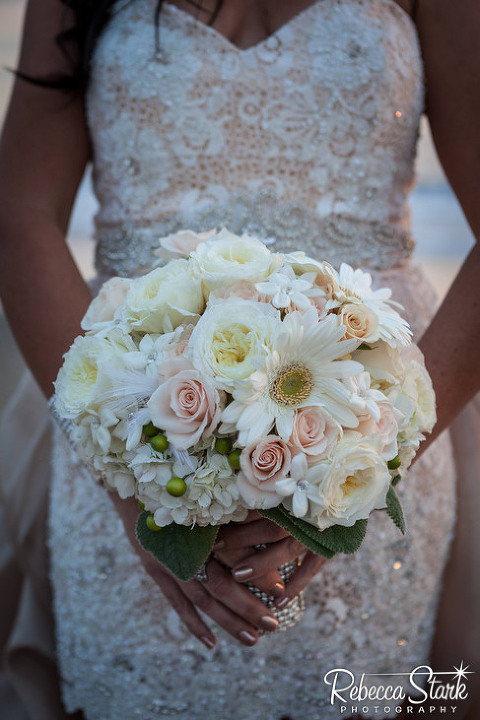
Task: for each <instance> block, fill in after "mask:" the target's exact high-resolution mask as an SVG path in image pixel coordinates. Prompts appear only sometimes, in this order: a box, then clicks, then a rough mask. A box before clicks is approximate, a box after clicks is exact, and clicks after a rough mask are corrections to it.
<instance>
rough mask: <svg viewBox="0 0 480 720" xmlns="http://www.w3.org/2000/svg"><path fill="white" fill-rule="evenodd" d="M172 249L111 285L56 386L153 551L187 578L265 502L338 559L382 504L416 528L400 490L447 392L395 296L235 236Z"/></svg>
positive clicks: (346, 270) (87, 449)
mask: <svg viewBox="0 0 480 720" xmlns="http://www.w3.org/2000/svg"><path fill="white" fill-rule="evenodd" d="M159 242H160V245H159V249H158V253H157V254H158V255H159V258H160V259H159V263H160V262H163V265H159V266H158V267H156V268H154V269H153V270H152V271H151V272H149V273H148V274H146V275H144V276H141V277H137V278H134V279H125V278H118V277H117V278H113V279H111V280H109V281H108V282H107V283H105V285H104V286H103V288H102V289H101V291H100V293H99V295H98V296H97V297H96V298H95V299H94V300H93V301H92V303H91V305H90V307H89V309H88V312H87V313H86V315H85V317H84V319H83V321H82V328H83V329H84V330H85V331H86V334H85V335H84V336H79V337H77V338H76V340H75V342H74V343H73V345H72V346H71V348H70V349H69V351H68V352H67V353H66V355H65V359H64V364H63V366H62V368H61V370H60V372H59V375H58V379H57V381H56V383H55V388H56V395H55V410H56V412H57V413H58V414H59V415H60V417H62V418H64V419H67V420H69V421H70V426H71V437H72V440H73V442H74V443H75V445H76V447H77V449H78V452H79V453H80V455H81V457H82V458H83V459H84V460H85V461H86V462H87V463H88V464H89V465H90V467H91V468H92V469H93V470H94V472H95V473H96V475H97V476H98V477H100V478H101V479H102V481H103V482H104V484H105V485H106V487H107V488H109V489H110V490H114V491H116V492H118V493H119V495H120V496H121V497H122V498H127V497H130V496H135V498H136V499H137V500H138V501H139V503H140V506H141V508H142V510H143V511H142V512H141V514H140V517H139V521H138V527H137V533H138V537H139V540H140V542H141V543H142V545H143V546H144V547H146V548H147V549H149V550H150V551H152V552H153V553H154V554H155V555H156V557H157V558H158V559H159V560H161V562H163V563H164V564H165V565H167V566H168V567H169V568H170V569H171V570H172V571H173V572H174V573H176V574H177V575H178V576H179V577H181V578H182V579H188V578H191V577H193V576H194V574H195V573H196V572H197V571H198V569H199V567H200V566H201V565H202V563H203V562H204V561H205V559H206V557H208V554H209V552H210V550H211V547H212V545H213V544H214V541H215V536H216V533H217V530H218V526H219V525H221V524H224V523H228V522H230V521H232V520H243V519H244V518H245V517H246V515H247V512H248V510H249V509H253V508H255V509H257V510H258V511H259V512H260V513H262V514H263V515H265V516H266V517H268V518H270V519H271V520H273V521H275V522H276V523H278V524H279V525H281V526H283V527H284V528H286V529H287V530H288V531H289V532H290V533H291V534H292V535H294V536H295V537H296V538H298V539H299V540H300V541H301V542H302V543H303V544H304V545H306V546H307V547H308V548H310V549H312V550H314V551H315V552H318V553H321V554H323V555H325V556H327V557H331V556H332V555H333V554H335V553H336V552H347V553H350V552H354V551H355V550H356V549H357V548H358V547H359V545H360V544H361V542H362V540H363V537H364V535H365V531H366V525H367V520H368V517H369V515H370V513H371V512H372V511H373V510H381V509H386V512H387V513H388V514H389V515H390V517H391V518H392V520H393V521H394V522H395V523H396V524H397V525H398V526H399V528H400V529H402V531H403V530H404V520H403V514H402V509H401V506H400V503H399V500H398V497H397V494H396V492H395V489H394V488H395V485H396V484H397V482H398V481H399V479H400V478H401V476H402V475H403V474H404V473H405V471H406V470H407V468H408V466H409V464H410V462H411V461H412V459H413V457H414V455H415V452H416V450H417V448H418V446H419V444H420V441H421V440H422V439H423V437H424V433H425V432H429V431H430V430H431V429H432V427H433V425H434V422H435V399H434V393H433V389H432V385H431V381H430V378H429V376H428V374H427V372H426V370H425V367H424V364H423V359H422V356H421V354H420V352H419V351H418V350H417V349H416V348H414V346H412V345H410V337H411V333H410V330H409V327H408V324H407V323H406V321H405V320H404V319H402V318H401V316H400V315H399V314H398V312H397V310H396V307H398V306H397V305H396V304H395V303H394V302H393V301H392V300H391V299H390V295H391V292H390V290H388V289H380V290H372V288H371V277H370V275H369V274H368V273H366V272H363V271H362V270H358V269H357V270H353V269H352V268H351V267H350V266H348V265H345V264H343V265H342V266H341V268H340V270H339V272H337V271H335V270H334V269H333V268H332V267H331V266H330V265H329V264H328V263H327V262H317V261H316V260H313V259H312V258H309V257H307V256H306V255H305V254H304V253H302V252H293V253H290V254H283V253H275V252H271V251H270V250H269V249H268V248H267V247H266V245H265V244H263V243H262V242H260V241H259V240H257V239H255V238H253V237H249V236H246V235H243V236H242V237H238V236H235V235H233V234H231V233H229V232H228V231H227V230H225V229H224V230H221V231H220V232H216V231H212V232H211V233H206V234H203V235H196V234H194V233H192V232H190V231H185V232H181V233H177V234H176V235H173V236H169V237H167V238H164V239H162V240H160V241H159Z"/></svg>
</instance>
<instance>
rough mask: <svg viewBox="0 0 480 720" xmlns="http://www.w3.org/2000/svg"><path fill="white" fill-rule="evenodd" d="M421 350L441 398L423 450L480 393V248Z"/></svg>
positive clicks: (465, 266)
mask: <svg viewBox="0 0 480 720" xmlns="http://www.w3.org/2000/svg"><path fill="white" fill-rule="evenodd" d="M419 346H420V349H421V350H422V352H423V354H424V355H425V363H426V366H427V369H428V371H429V373H430V375H431V377H432V381H433V387H434V389H435V392H436V395H437V415H438V421H437V425H436V426H435V428H434V430H433V433H432V434H431V435H430V436H429V437H428V439H427V441H426V443H424V444H423V445H422V450H423V449H425V448H426V447H427V446H428V445H429V444H430V443H431V442H432V441H433V440H434V439H435V438H436V437H438V435H439V434H440V433H441V432H442V431H443V430H445V428H447V427H448V426H449V425H450V423H451V422H452V421H453V420H454V418H455V417H456V416H457V415H458V413H459V412H460V411H461V410H462V408H463V407H464V406H465V405H466V404H467V403H468V401H469V400H471V399H472V398H473V397H474V395H475V394H476V393H477V392H478V391H479V390H480V244H478V243H477V245H476V246H475V247H474V249H473V250H472V251H471V253H470V254H469V256H468V258H467V259H466V261H465V263H464V264H463V266H462V268H461V270H460V272H459V274H458V275H457V277H456V279H455V281H454V282H453V284H452V286H451V288H450V290H449V292H448V294H447V296H446V297H445V300H444V301H443V303H442V305H441V307H440V308H439V310H438V312H437V313H436V315H435V317H434V319H433V321H432V323H431V324H430V326H429V327H428V329H427V330H426V332H425V334H424V335H423V337H422V339H421V341H420V343H419Z"/></svg>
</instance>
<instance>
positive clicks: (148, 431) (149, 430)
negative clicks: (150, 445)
mask: <svg viewBox="0 0 480 720" xmlns="http://www.w3.org/2000/svg"><path fill="white" fill-rule="evenodd" d="M143 433H144V435H146V436H147V437H148V438H150V437H153V436H154V435H156V434H157V433H158V428H157V427H155V425H154V424H153V423H152V422H151V421H150V422H149V423H147V424H146V425H144V426H143Z"/></svg>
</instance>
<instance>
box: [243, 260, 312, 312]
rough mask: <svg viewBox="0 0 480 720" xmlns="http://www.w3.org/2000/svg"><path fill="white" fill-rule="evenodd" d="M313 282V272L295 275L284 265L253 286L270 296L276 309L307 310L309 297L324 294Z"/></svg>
mask: <svg viewBox="0 0 480 720" xmlns="http://www.w3.org/2000/svg"><path fill="white" fill-rule="evenodd" d="M314 282H315V273H314V272H311V273H304V274H303V275H301V276H300V277H297V276H296V275H295V273H294V271H293V269H292V268H291V267H290V266H289V265H286V266H285V267H283V268H280V269H279V270H278V271H277V272H274V273H272V274H271V275H270V276H269V277H268V279H267V280H265V281H264V282H259V283H255V287H256V289H257V290H258V291H259V292H260V293H261V294H262V295H265V296H266V297H268V298H270V302H271V303H272V305H273V306H274V307H276V308H278V309H284V310H289V309H290V308H293V309H294V310H307V309H308V308H309V307H311V305H312V303H311V301H310V298H315V297H322V296H323V295H324V292H323V290H321V289H320V288H319V287H315V285H314Z"/></svg>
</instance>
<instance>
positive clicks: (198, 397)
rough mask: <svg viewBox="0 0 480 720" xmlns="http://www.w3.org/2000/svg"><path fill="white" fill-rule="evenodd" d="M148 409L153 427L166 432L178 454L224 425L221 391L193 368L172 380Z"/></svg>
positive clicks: (151, 399) (152, 397) (156, 394)
mask: <svg viewBox="0 0 480 720" xmlns="http://www.w3.org/2000/svg"><path fill="white" fill-rule="evenodd" d="M179 359H180V358H179ZM171 364H173V363H172V361H171ZM147 405H148V408H149V410H150V416H151V419H152V422H153V424H154V425H156V426H157V427H158V428H160V429H161V430H163V431H164V432H165V434H166V436H167V439H168V441H169V442H170V443H171V444H172V445H173V446H174V447H175V448H177V450H187V449H188V448H190V447H192V445H194V444H195V443H196V442H198V440H200V438H201V437H202V436H205V437H208V436H209V435H211V434H212V432H213V431H214V429H215V428H216V427H217V425H218V423H219V421H220V414H221V399H220V394H219V392H218V390H217V389H216V388H215V386H214V385H213V383H212V382H211V381H210V380H209V379H208V378H206V377H204V376H202V374H201V373H199V372H198V370H194V369H193V368H188V369H184V370H180V371H179V372H177V373H176V374H175V375H171V376H170V377H168V378H167V379H166V380H165V381H164V382H163V383H162V384H161V385H160V386H159V387H158V388H157V389H156V390H155V392H154V393H153V395H152V396H151V398H150V400H149V401H148V403H147Z"/></svg>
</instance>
